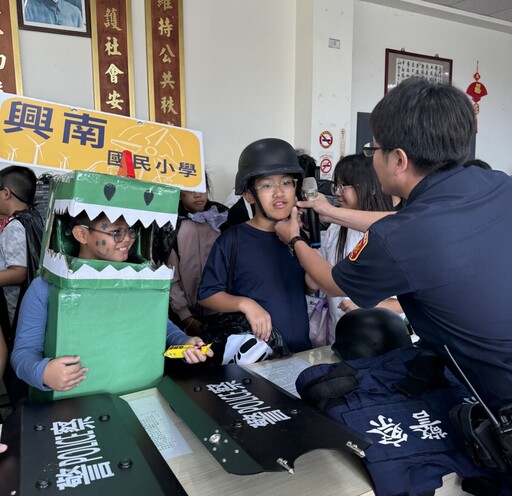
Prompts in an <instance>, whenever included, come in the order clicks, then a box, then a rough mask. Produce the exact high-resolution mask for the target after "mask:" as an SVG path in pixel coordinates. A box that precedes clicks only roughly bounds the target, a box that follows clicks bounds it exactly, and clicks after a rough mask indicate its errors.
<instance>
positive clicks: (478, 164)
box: [463, 158, 492, 170]
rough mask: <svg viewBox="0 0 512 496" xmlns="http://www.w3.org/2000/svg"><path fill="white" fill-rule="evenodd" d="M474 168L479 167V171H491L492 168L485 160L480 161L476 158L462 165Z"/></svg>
mask: <svg viewBox="0 0 512 496" xmlns="http://www.w3.org/2000/svg"><path fill="white" fill-rule="evenodd" d="M472 165H474V166H476V167H480V169H484V170H492V167H491V166H490V164H488V163H487V162H486V161H485V160H480V159H478V158H473V159H471V160H468V161H467V162H466V163H465V164H463V167H470V166H472Z"/></svg>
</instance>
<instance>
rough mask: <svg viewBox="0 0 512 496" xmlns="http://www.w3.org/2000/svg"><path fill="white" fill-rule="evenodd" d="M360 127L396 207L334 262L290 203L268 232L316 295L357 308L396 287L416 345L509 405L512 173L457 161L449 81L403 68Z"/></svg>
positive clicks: (457, 94)
mask: <svg viewBox="0 0 512 496" xmlns="http://www.w3.org/2000/svg"><path fill="white" fill-rule="evenodd" d="M370 127H371V130H372V133H373V137H374V138H373V142H372V143H369V144H368V145H366V146H365V147H364V153H365V154H366V155H367V156H372V157H373V166H374V168H375V170H376V172H377V176H378V177H379V180H380V183H381V185H382V190H383V191H384V193H387V194H389V195H397V196H400V197H401V198H403V199H405V201H406V206H405V207H404V208H403V209H402V210H401V211H399V212H397V213H396V214H395V215H390V216H387V217H385V218H383V219H381V220H379V221H377V222H375V223H374V224H373V225H371V227H370V229H369V230H368V231H367V232H366V233H365V235H364V237H363V239H362V240H361V242H360V243H359V244H358V245H357V246H356V248H355V249H354V250H353V252H352V253H351V254H350V255H349V256H348V257H347V258H346V259H345V260H342V261H341V262H340V263H338V264H337V265H336V266H334V267H331V266H330V265H329V264H328V262H326V261H325V260H323V259H322V258H321V257H320V256H318V254H317V253H316V252H315V250H312V249H310V248H309V247H308V245H307V243H305V242H301V240H300V239H297V238H296V237H297V235H298V232H299V231H298V225H297V221H296V219H297V212H295V211H294V212H292V215H291V217H290V219H289V220H288V221H283V222H280V223H279V224H278V225H277V227H276V231H277V233H278V235H279V237H280V239H281V241H283V242H285V243H289V242H290V241H291V240H292V245H293V246H292V248H293V249H294V251H295V253H296V255H297V257H298V258H299V261H300V263H301V265H302V266H303V267H304V268H305V270H306V272H307V273H308V274H309V275H310V276H311V277H312V278H313V279H314V280H315V281H316V282H317V283H318V284H319V286H320V287H321V288H322V289H323V290H324V291H325V292H327V293H328V294H330V295H347V296H348V297H350V298H351V299H352V300H353V301H354V302H355V303H356V304H357V305H359V306H360V307H363V308H369V307H373V306H374V305H376V304H377V303H378V302H379V301H382V300H384V299H386V298H388V297H390V296H393V295H398V300H399V302H400V304H401V305H402V308H403V309H404V311H405V313H406V315H407V318H408V320H409V321H410V322H411V324H412V326H413V328H414V330H415V331H416V333H417V334H418V335H419V336H420V337H421V342H422V345H423V346H425V347H428V348H429V349H431V350H433V351H435V352H436V353H438V354H439V355H442V356H443V357H444V358H445V359H446V364H447V365H448V366H451V365H452V364H451V362H450V360H449V358H448V357H447V353H446V350H445V349H444V346H445V345H446V346H447V347H448V348H449V350H450V352H451V353H452V355H453V356H454V358H455V360H456V361H457V362H458V364H459V365H460V367H461V369H462V370H463V371H464V372H465V374H466V376H467V377H468V378H469V380H470V382H471V383H472V384H473V386H474V387H475V389H476V390H477V391H478V393H479V394H480V396H481V397H482V399H483V400H484V401H485V402H487V403H488V405H489V406H490V407H491V408H492V409H494V411H495V412H497V411H498V409H500V408H502V407H504V406H506V405H508V404H512V311H511V310H510V309H511V308H512V289H511V288H510V286H511V281H512V263H511V257H512V253H511V248H512V208H511V206H512V180H511V179H510V178H509V177H508V176H507V175H506V174H504V173H502V172H497V171H488V170H482V169H481V168H478V167H468V168H464V167H462V164H463V163H464V162H465V160H466V159H467V156H468V154H469V147H470V139H471V137H472V136H473V134H474V132H475V118H474V112H473V108H472V106H471V104H470V102H469V100H468V98H467V96H466V95H465V94H464V93H463V92H462V91H460V90H458V89H456V88H455V87H453V86H447V85H441V84H433V83H429V82H427V81H426V80H423V79H418V78H411V79H408V80H406V81H404V82H403V83H401V84H400V85H398V86H397V87H396V88H395V89H393V90H391V91H390V92H389V93H388V94H387V95H386V96H385V97H384V98H383V99H382V100H381V101H380V102H379V103H378V104H377V106H376V107H375V109H374V110H373V112H372V114H371V117H370ZM309 206H314V201H313V202H309ZM452 368H453V367H452Z"/></svg>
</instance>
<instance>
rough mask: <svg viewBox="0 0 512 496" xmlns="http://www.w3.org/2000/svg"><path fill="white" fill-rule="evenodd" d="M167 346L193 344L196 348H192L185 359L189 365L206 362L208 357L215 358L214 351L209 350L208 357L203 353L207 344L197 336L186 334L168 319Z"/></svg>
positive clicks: (185, 353) (186, 352)
mask: <svg viewBox="0 0 512 496" xmlns="http://www.w3.org/2000/svg"><path fill="white" fill-rule="evenodd" d="M166 343H167V346H174V345H181V344H193V345H194V346H195V348H190V349H189V350H186V351H185V352H184V359H185V361H186V362H187V363H190V364H193V363H199V362H204V361H205V360H206V358H207V357H212V356H213V351H212V350H208V351H207V352H206V355H203V353H202V352H201V347H202V346H204V345H205V344H206V343H204V342H203V340H202V339H201V338H199V337H197V336H194V337H190V336H188V335H187V334H185V333H184V332H183V331H182V330H181V329H180V328H179V327H178V326H177V325H176V324H175V323H174V322H172V321H171V320H169V319H167V337H166Z"/></svg>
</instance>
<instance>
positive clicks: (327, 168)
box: [320, 158, 332, 174]
mask: <svg viewBox="0 0 512 496" xmlns="http://www.w3.org/2000/svg"><path fill="white" fill-rule="evenodd" d="M331 169H332V162H331V161H330V160H329V159H328V158H323V159H322V161H321V162H320V172H322V173H323V174H329V172H331Z"/></svg>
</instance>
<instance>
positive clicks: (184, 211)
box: [167, 176, 228, 335]
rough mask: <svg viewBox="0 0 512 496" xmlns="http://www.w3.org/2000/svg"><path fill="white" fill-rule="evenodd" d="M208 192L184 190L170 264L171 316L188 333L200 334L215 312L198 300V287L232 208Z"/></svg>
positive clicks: (168, 262)
mask: <svg viewBox="0 0 512 496" xmlns="http://www.w3.org/2000/svg"><path fill="white" fill-rule="evenodd" d="M206 184H207V191H206V192H205V193H199V192H194V191H182V192H181V197H180V204H179V207H178V221H177V223H176V229H175V231H174V234H173V235H174V239H175V240H174V242H173V243H172V251H171V254H170V256H169V260H168V261H167V265H168V266H169V267H171V268H174V278H173V281H172V286H171V296H170V307H171V311H172V313H171V317H172V316H174V317H175V319H176V318H177V320H174V321H175V323H176V324H177V325H179V326H180V327H181V328H182V329H183V330H184V331H185V332H186V333H187V334H189V335H198V334H200V333H201V331H202V330H203V323H204V318H205V317H207V316H208V315H211V314H212V311H210V310H208V309H206V308H204V307H202V306H201V305H199V304H198V302H197V290H198V289H199V283H200V282H201V276H202V275H203V269H204V266H205V264H206V260H207V258H208V255H209V253H210V250H211V248H212V246H213V243H214V242H215V240H216V239H217V238H218V237H219V235H220V233H221V230H222V229H223V227H224V225H225V223H226V220H227V216H228V208H227V207H225V206H224V205H222V204H221V203H217V202H214V201H211V200H209V199H208V195H209V192H210V184H209V181H208V176H206Z"/></svg>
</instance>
